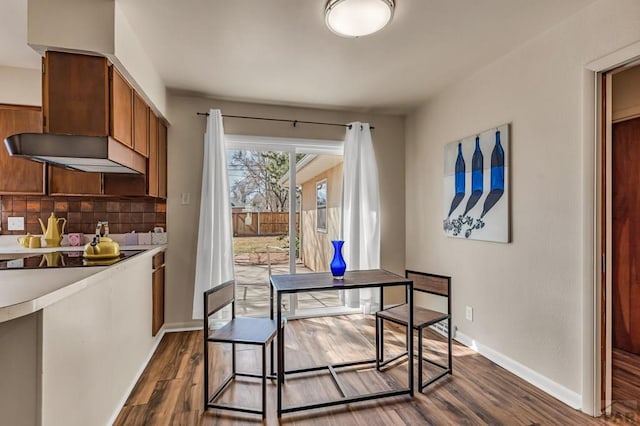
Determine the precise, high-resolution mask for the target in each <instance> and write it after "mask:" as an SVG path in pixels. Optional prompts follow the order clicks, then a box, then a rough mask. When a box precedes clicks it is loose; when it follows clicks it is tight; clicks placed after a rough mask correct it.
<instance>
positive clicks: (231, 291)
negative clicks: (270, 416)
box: [203, 281, 277, 419]
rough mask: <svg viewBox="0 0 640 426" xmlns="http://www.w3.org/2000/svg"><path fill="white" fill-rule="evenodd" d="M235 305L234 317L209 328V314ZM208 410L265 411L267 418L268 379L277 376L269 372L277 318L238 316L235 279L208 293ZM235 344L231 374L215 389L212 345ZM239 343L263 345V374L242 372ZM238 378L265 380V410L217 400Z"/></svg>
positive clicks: (206, 309) (205, 337)
mask: <svg viewBox="0 0 640 426" xmlns="http://www.w3.org/2000/svg"><path fill="white" fill-rule="evenodd" d="M229 304H231V319H230V320H229V321H228V322H227V323H226V324H225V325H224V326H222V327H221V328H218V329H215V330H209V317H211V315H213V314H215V313H216V312H218V311H220V310H221V309H223V308H224V307H226V306H228V305H229ZM204 313H205V315H204V332H203V334H204V410H205V411H206V410H207V409H209V408H217V409H223V410H233V411H240V412H244V413H253V414H261V415H262V418H263V419H264V418H266V412H267V411H266V406H267V378H270V379H275V378H276V377H275V375H274V374H273V372H272V374H271V375H269V376H268V375H267V354H266V351H267V346H270V349H271V366H272V367H271V368H272V371H273V366H274V360H273V358H274V356H273V344H272V342H273V340H274V338H275V336H276V331H277V329H276V320H272V319H269V318H249V317H236V310H235V281H227V282H226V283H224V284H222V285H220V286H217V287H215V288H212V289H210V290H207V291H205V292H204ZM210 343H231V346H232V350H231V374H230V375H229V376H228V377H227V378H226V379H225V380H224V381H223V382H222V384H221V385H220V386H218V388H217V389H215V390H214V391H213V392H210V391H209V344H210ZM236 344H243V345H257V346H260V347H261V348H262V373H261V374H253V373H241V372H238V371H237V369H236ZM236 377H254V378H261V379H262V405H261V409H259V410H258V409H254V408H247V407H242V406H238V405H230V404H221V403H218V402H216V401H217V400H218V399H219V398H220V397H221V396H222V394H223V393H224V391H225V390H226V389H227V387H228V386H229V385H230V384H231V383H232V382H233V381H234V380H235V378H236Z"/></svg>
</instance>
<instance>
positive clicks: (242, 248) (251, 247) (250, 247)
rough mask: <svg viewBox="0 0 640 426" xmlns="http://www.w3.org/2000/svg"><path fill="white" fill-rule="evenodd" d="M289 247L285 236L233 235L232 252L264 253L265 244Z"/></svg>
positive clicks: (265, 250)
mask: <svg viewBox="0 0 640 426" xmlns="http://www.w3.org/2000/svg"><path fill="white" fill-rule="evenodd" d="M268 245H269V246H275V247H283V248H286V247H289V239H288V238H286V237H284V238H283V237H278V236H274V237H233V254H239V253H266V252H267V246H268Z"/></svg>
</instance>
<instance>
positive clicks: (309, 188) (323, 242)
mask: <svg viewBox="0 0 640 426" xmlns="http://www.w3.org/2000/svg"><path fill="white" fill-rule="evenodd" d="M322 179H326V180H327V232H321V231H318V230H317V228H316V183H318V182H319V181H321V180H322ZM341 203H342V163H341V164H339V165H338V166H335V167H332V168H331V169H329V170H327V171H326V172H324V173H321V174H319V175H317V176H315V177H313V178H311V179H309V180H308V181H306V182H304V183H303V184H302V223H301V224H300V228H301V232H300V233H301V234H302V243H301V252H302V253H301V254H302V261H303V262H304V265H305V266H306V267H308V268H309V269H311V270H312V271H317V272H324V271H328V270H329V263H330V262H331V258H332V256H333V247H332V245H331V240H335V239H338V238H339V235H340V211H341V209H340V205H341Z"/></svg>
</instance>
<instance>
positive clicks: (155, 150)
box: [147, 113, 167, 198]
mask: <svg viewBox="0 0 640 426" xmlns="http://www.w3.org/2000/svg"><path fill="white" fill-rule="evenodd" d="M149 118H150V120H149V161H148V163H147V193H148V195H149V196H151V197H158V198H167V126H166V125H165V124H164V122H163V121H162V120H160V119H159V118H157V117H156V116H155V114H153V113H151V114H149Z"/></svg>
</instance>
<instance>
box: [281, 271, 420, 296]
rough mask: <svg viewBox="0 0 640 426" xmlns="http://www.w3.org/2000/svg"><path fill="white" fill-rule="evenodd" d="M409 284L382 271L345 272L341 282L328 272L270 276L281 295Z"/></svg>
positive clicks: (392, 274)
mask: <svg viewBox="0 0 640 426" xmlns="http://www.w3.org/2000/svg"><path fill="white" fill-rule="evenodd" d="M411 282H412V281H411V280H410V279H408V278H405V277H402V276H400V275H397V274H394V273H393V272H389V271H385V270H384V269H371V270H366V271H346V272H345V274H344V279H342V280H337V279H335V278H334V277H333V275H331V273H330V272H315V273H311V274H287V275H272V276H271V285H272V286H273V288H274V289H276V290H277V291H278V292H281V293H296V292H299V291H300V292H302V291H319V290H344V289H352V288H365V287H388V286H397V285H407V284H410V283H411Z"/></svg>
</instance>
